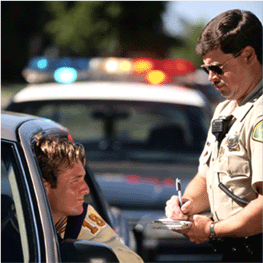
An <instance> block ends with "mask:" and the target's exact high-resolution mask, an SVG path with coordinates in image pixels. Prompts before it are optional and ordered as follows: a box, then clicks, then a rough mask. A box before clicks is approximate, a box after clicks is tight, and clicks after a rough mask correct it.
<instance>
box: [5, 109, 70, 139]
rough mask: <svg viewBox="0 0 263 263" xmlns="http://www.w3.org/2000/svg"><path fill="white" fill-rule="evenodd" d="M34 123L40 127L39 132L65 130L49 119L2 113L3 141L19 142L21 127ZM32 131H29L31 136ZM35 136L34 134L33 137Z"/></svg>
mask: <svg viewBox="0 0 263 263" xmlns="http://www.w3.org/2000/svg"><path fill="white" fill-rule="evenodd" d="M30 121H31V122H32V125H33V126H34V127H38V129H39V131H43V130H45V129H47V130H50V129H59V130H61V129H65V128H64V127H63V126H61V125H60V124H57V123H55V122H54V121H51V120H49V119H45V118H41V117H37V116H33V115H28V114H23V113H16V112H9V111H4V110H2V111H1V139H6V140H11V141H17V140H18V139H17V136H18V134H17V132H18V129H19V127H21V125H23V124H24V123H26V122H30ZM30 132H31V131H28V133H29V134H30ZM33 135H34V134H33V133H32V136H33Z"/></svg>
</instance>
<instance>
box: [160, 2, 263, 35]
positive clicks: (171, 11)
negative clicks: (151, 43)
mask: <svg viewBox="0 0 263 263" xmlns="http://www.w3.org/2000/svg"><path fill="white" fill-rule="evenodd" d="M230 9H241V10H248V11H251V12H252V13H254V14H255V15H256V16H257V17H258V18H259V20H260V21H261V23H262V24H263V1H170V3H169V8H167V11H166V13H165V15H164V17H163V18H164V23H165V29H166V30H167V32H169V34H171V35H176V34H179V35H180V34H183V29H182V28H181V27H180V23H179V20H178V17H180V16H181V17H183V18H185V19H187V20H188V21H189V22H195V21H198V20H201V19H203V20H204V21H206V22H209V21H210V20H211V19H212V18H214V17H215V16H217V15H219V14H220V13H222V12H224V11H227V10H230Z"/></svg>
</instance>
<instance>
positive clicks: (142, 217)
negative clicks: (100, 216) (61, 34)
mask: <svg viewBox="0 0 263 263" xmlns="http://www.w3.org/2000/svg"><path fill="white" fill-rule="evenodd" d="M99 62H102V61H97V64H96V63H93V65H94V64H96V65H97V69H98V70H99V68H100V67H99V66H98V65H100V64H99ZM104 62H105V61H104ZM115 62H116V61H115ZM122 62H123V61H122ZM147 63H148V62H147ZM147 63H146V62H145V63H144V64H143V66H140V65H137V69H138V70H141V71H143V70H144V69H145V68H146V67H148V66H149V64H147ZM104 64H105V63H104ZM104 64H103V65H104ZM105 65H106V64H105ZM105 65H104V66H105ZM107 65H108V64H107ZM110 65H111V66H112V68H113V66H114V68H115V69H116V68H117V69H118V67H117V66H116V63H115V64H114V63H113V61H112V63H111V64H110ZM125 65H126V66H127V64H125ZM101 67H102V66H101ZM119 68H121V67H120V66H119ZM122 68H125V67H124V66H123V67H122ZM182 68H183V67H182V65H181V69H182ZM189 68H190V66H189ZM108 69H111V67H110V66H108ZM67 70H69V69H67ZM32 72H33V71H32ZM32 72H31V73H32ZM55 72H56V74H55ZM61 72H63V71H60V73H61ZM70 72H71V73H72V72H74V70H72V71H70ZM92 72H93V73H94V71H92ZM27 73H28V74H29V73H30V72H29V71H28V72H27ZM35 73H36V72H35V71H34V74H35ZM71 73H69V72H68V74H66V78H65V79H66V81H64V83H58V82H56V83H54V82H50V83H33V82H35V81H33V80H34V78H33V77H32V76H31V77H32V78H31V81H32V83H31V84H29V85H28V86H27V87H26V88H25V89H23V90H21V91H20V92H18V93H17V94H16V95H15V96H14V97H13V99H12V101H11V102H10V104H9V105H8V106H7V109H8V110H10V111H17V112H24V113H29V114H34V115H38V116H41V117H46V118H49V119H52V120H55V121H57V122H59V123H61V124H62V125H64V126H65V127H67V128H68V129H69V130H70V134H71V135H72V137H73V138H74V140H75V141H77V142H80V143H82V144H83V145H84V147H85V149H86V154H87V160H88V165H89V167H90V168H91V170H92V171H93V172H94V174H95V178H96V179H97V181H98V183H99V185H100V187H101V189H102V191H103V192H104V194H105V196H106V198H107V200H108V202H109V204H110V205H113V206H115V207H118V208H120V209H121V211H122V213H123V215H124V216H125V217H126V218H127V219H128V220H129V224H130V226H131V228H132V229H134V230H135V234H136V237H137V244H139V245H138V246H139V247H140V248H139V250H141V253H140V254H141V255H142V254H143V253H144V254H147V255H145V257H144V255H142V257H143V258H144V260H146V261H150V260H154V259H153V258H148V255H151V256H153V255H154V253H155V252H157V249H156V248H157V247H160V244H161V243H162V241H164V242H166V243H165V244H166V246H167V240H173V242H170V244H169V245H172V246H176V242H175V240H179V239H182V238H183V236H182V235H180V234H177V233H175V232H172V231H168V232H167V231H161V230H158V231H156V230H153V229H151V228H149V224H148V223H149V222H151V221H152V220H154V219H157V218H161V217H165V214H164V207H165V202H166V201H167V200H168V199H169V198H170V197H171V196H172V195H173V194H176V188H175V180H176V178H177V177H179V178H181V181H182V190H184V189H185V187H186V185H187V184H188V182H189V181H190V180H191V179H192V178H193V176H194V175H195V174H196V172H197V165H198V158H199V155H200V153H201V150H202V148H203V145H204V143H205V139H206V134H207V131H208V127H209V123H210V119H211V114H212V108H211V106H210V104H209V102H208V101H207V99H206V97H205V96H204V95H203V94H202V93H201V92H200V91H198V90H195V89H191V88H187V87H186V86H185V85H182V84H180V83H166V84H164V85H163V84H162V85H161V84H160V82H159V80H158V79H159V78H158V76H159V77H161V79H163V80H165V78H163V77H164V76H163V75H162V74H161V73H160V72H159V71H158V70H155V72H153V73H155V74H157V73H158V74H157V75H155V74H154V75H152V76H150V73H151V71H150V72H148V73H147V76H146V79H148V80H151V84H150V83H149V82H150V81H148V82H147V83H145V82H142V81H128V80H127V79H129V78H130V75H129V74H126V78H127V79H126V80H124V79H122V78H124V77H123V75H120V74H119V73H116V72H115V73H114V74H115V76H116V75H118V74H119V75H120V77H119V80H118V81H116V79H114V80H113V79H112V80H110V81H105V79H103V78H104V77H103V76H104V75H102V76H101V79H100V80H99V81H95V80H88V81H86V80H82V81H73V82H72V79H71V77H72V76H75V75H74V74H73V75H70V74H71ZM49 74H51V73H50V72H49ZM83 74H84V73H83ZM87 74H89V73H87ZM94 74H95V73H94ZM97 74H98V72H97ZM114 74H113V73H111V75H110V76H113V75H114ZM53 75H54V77H55V76H56V79H57V81H59V82H63V81H62V79H63V76H62V75H63V74H61V75H60V74H58V72H57V71H56V70H54V71H53ZM28 76H29V75H28ZM70 76H71V77H70ZM35 77H36V76H35ZM75 77H76V76H75ZM134 77H135V78H137V77H138V78H142V77H143V76H142V75H141V74H137V75H136V74H135V75H134V76H133V77H132V78H134ZM181 77H183V74H182V75H181ZM70 79H71V80H70ZM153 82H155V84H153ZM158 83H159V84H158ZM153 251H154V252H153ZM139 252H140V251H139Z"/></svg>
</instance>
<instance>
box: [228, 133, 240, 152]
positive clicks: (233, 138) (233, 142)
mask: <svg viewBox="0 0 263 263" xmlns="http://www.w3.org/2000/svg"><path fill="white" fill-rule="evenodd" d="M238 142H239V138H238V136H237V135H236V134H233V135H229V136H228V138H227V146H228V148H230V149H234V148H236V147H237V145H238Z"/></svg>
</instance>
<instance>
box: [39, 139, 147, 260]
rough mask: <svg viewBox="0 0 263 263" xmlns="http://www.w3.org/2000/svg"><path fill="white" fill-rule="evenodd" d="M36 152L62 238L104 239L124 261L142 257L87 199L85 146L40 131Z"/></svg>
mask: <svg viewBox="0 0 263 263" xmlns="http://www.w3.org/2000/svg"><path fill="white" fill-rule="evenodd" d="M35 142H36V154H37V158H38V162H39V165H40V169H41V172H42V175H43V181H44V185H45V189H46V192H47V196H48V199H49V202H50V206H51V211H52V216H53V220H54V223H55V227H56V230H57V234H58V238H59V241H60V242H63V240H65V239H68V238H70V239H82V240H91V241H96V242H101V243H104V244H106V245H108V246H109V247H111V248H112V249H113V251H114V252H115V254H116V256H117V258H118V260H119V261H120V262H122V263H127V262H133V263H137V262H138V263H141V262H143V260H142V259H141V258H140V256H138V255H137V254H136V253H135V252H133V251H132V250H130V249H129V248H128V247H127V246H125V245H124V244H123V243H122V242H121V240H120V237H119V236H118V235H117V234H116V233H115V231H114V230H113V229H112V228H111V227H110V226H109V225H108V224H107V223H106V222H105V221H104V220H103V219H102V218H101V217H100V215H99V214H98V213H97V212H96V211H95V209H94V208H93V207H92V206H91V205H88V204H85V203H84V196H85V195H86V194H88V193H89V187H88V185H87V184H86V182H85V180H84V178H85V174H86V172H85V169H84V166H85V162H86V159H85V150H84V147H83V146H82V145H81V144H75V143H73V142H71V141H70V140H68V139H67V138H51V137H47V136H44V135H38V136H36V138H35Z"/></svg>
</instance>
